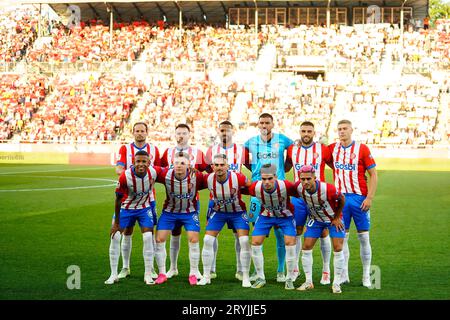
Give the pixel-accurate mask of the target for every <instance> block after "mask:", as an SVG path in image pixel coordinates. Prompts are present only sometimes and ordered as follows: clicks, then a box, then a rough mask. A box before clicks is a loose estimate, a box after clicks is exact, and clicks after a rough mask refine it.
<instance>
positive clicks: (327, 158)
mask: <svg viewBox="0 0 450 320" xmlns="http://www.w3.org/2000/svg"><path fill="white" fill-rule="evenodd" d="M286 159H287V161H290V162H291V163H292V166H293V170H294V181H295V182H297V181H299V180H300V169H301V168H302V167H303V166H306V165H310V166H313V167H314V169H315V170H316V177H317V178H318V179H319V180H320V181H325V164H328V165H329V166H330V168H332V167H333V159H332V157H331V152H330V150H329V149H328V147H327V146H325V145H323V144H321V143H318V142H314V143H313V144H312V145H310V146H309V147H304V146H301V147H298V146H296V145H291V146H290V147H289V148H288V150H287V157H286Z"/></svg>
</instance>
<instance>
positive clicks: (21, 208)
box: [0, 160, 450, 299]
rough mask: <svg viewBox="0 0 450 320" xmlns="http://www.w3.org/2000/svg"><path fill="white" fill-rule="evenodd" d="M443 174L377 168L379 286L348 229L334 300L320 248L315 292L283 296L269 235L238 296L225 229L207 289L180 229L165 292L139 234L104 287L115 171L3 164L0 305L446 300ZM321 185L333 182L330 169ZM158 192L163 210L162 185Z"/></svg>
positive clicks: (444, 169)
mask: <svg viewBox="0 0 450 320" xmlns="http://www.w3.org/2000/svg"><path fill="white" fill-rule="evenodd" d="M433 168H434V170H435V171H433ZM449 168H450V166H449V161H448V160H442V161H419V160H392V161H386V160H385V161H380V162H379V166H378V173H379V184H378V190H377V194H376V197H375V200H374V202H373V207H372V210H371V219H372V229H371V243H372V252H373V258H372V264H373V265H376V266H378V267H379V268H380V271H381V278H380V279H381V282H380V284H381V288H380V289H373V290H369V289H367V288H364V287H362V285H361V273H362V267H361V261H360V257H359V242H358V240H357V236H356V230H355V227H354V225H353V224H352V227H351V233H350V238H351V239H350V251H351V256H350V280H351V282H350V284H347V285H344V286H343V294H341V295H333V294H332V293H331V288H330V286H329V285H328V286H322V285H320V283H319V280H320V275H321V268H322V263H321V257H320V248H319V243H317V244H316V247H315V250H314V282H315V285H316V288H315V289H314V290H312V291H311V292H306V293H305V292H299V291H297V290H294V291H287V290H285V289H284V285H283V284H280V283H276V281H275V276H276V253H275V237H274V235H273V232H272V233H271V236H270V237H269V238H268V239H267V240H266V242H265V245H264V257H265V273H266V278H267V280H268V283H267V285H266V286H265V287H264V288H262V289H258V290H255V289H251V288H248V289H244V288H242V287H241V284H240V282H238V281H237V280H235V279H234V273H235V254H234V238H233V236H232V233H231V231H230V230H228V229H224V230H223V232H222V233H221V235H220V237H219V253H218V259H217V272H218V278H217V279H215V280H213V283H212V285H209V286H205V287H191V286H189V284H188V281H187V276H188V270H189V265H188V264H189V260H188V249H187V248H188V246H187V239H186V235H185V232H184V231H183V236H182V243H181V251H180V257H179V262H178V265H179V271H180V275H179V276H178V277H176V278H173V279H169V281H168V283H166V284H164V285H161V286H146V285H145V284H144V282H143V270H144V266H143V259H142V237H141V235H140V231H139V229H138V228H136V229H135V231H137V232H135V234H134V237H133V251H132V257H131V271H132V274H131V277H130V278H128V279H125V280H121V281H120V282H119V283H118V284H117V285H113V286H107V285H104V284H103V282H104V281H105V280H106V279H107V277H108V276H109V272H110V270H109V258H108V248H109V228H110V225H111V216H112V213H113V207H114V185H115V183H114V182H113V181H115V180H116V176H115V173H114V169H113V168H112V167H88V166H64V165H0V199H1V206H0V223H1V228H0V239H1V241H0V255H1V263H0V274H1V279H0V299H449V298H450V273H449V270H450V255H449V254H448V249H449V247H450V246H449V244H450V243H449V236H448V232H449V227H450V225H449V221H450V218H449V214H450V210H449V207H450V197H449V195H450V169H449ZM399 169H403V170H399ZM291 177H292V176H291V175H288V178H291ZM327 180H328V181H331V172H330V171H327ZM46 189H48V190H46ZM14 190H21V191H14ZM25 190H28V191H25ZM157 191H158V193H157V199H158V200H159V201H158V212H161V207H162V200H163V198H164V194H163V192H162V187H161V186H158V188H157ZM246 201H247V203H248V198H247V197H246ZM206 206H207V192H206V191H203V192H202V193H201V209H202V210H201V219H200V220H201V224H202V227H203V226H204V225H205V210H206ZM203 233H204V231H202V233H201V239H202V238H203ZM200 243H201V244H202V240H201V241H200ZM167 244H168V243H167ZM167 263H168V259H167ZM71 265H76V266H79V268H80V270H81V289H79V290H77V289H74V290H69V289H68V288H67V284H66V282H67V279H68V277H69V276H70V274H68V273H67V268H68V267H69V266H71ZM120 266H121V261H120V264H119V268H120ZM331 266H332V264H331ZM252 268H253V267H252ZM200 270H201V262H200ZM303 280H304V275H303V272H302V273H301V276H300V277H299V279H297V281H296V283H295V285H296V287H298V286H299V285H300V284H301V283H302V282H303Z"/></svg>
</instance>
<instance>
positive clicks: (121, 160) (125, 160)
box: [116, 142, 160, 169]
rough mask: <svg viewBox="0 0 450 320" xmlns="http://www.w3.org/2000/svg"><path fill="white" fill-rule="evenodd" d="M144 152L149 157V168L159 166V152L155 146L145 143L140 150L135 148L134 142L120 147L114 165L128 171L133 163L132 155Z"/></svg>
mask: <svg viewBox="0 0 450 320" xmlns="http://www.w3.org/2000/svg"><path fill="white" fill-rule="evenodd" d="M140 150H144V151H147V153H148V155H149V157H150V165H151V166H153V165H154V166H159V165H160V157H159V150H158V148H157V147H156V146H154V145H152V144H150V143H146V144H145V145H144V146H143V147H142V148H138V147H136V145H135V144H134V142H132V143H129V144H125V145H123V146H121V147H120V149H119V154H118V155H117V156H118V160H117V162H116V165H120V166H123V167H124V168H125V169H128V168H129V167H130V166H131V165H132V164H133V162H134V155H135V154H136V152H138V151H140Z"/></svg>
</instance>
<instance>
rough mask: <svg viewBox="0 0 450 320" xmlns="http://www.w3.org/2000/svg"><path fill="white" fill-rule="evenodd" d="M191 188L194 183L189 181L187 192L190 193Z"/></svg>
mask: <svg viewBox="0 0 450 320" xmlns="http://www.w3.org/2000/svg"><path fill="white" fill-rule="evenodd" d="M192 189H194V184H193V183H192V182H191V183H189V184H188V192H189V193H191V191H192Z"/></svg>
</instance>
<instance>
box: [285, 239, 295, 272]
mask: <svg viewBox="0 0 450 320" xmlns="http://www.w3.org/2000/svg"><path fill="white" fill-rule="evenodd" d="M285 247H286V269H287V275H288V277H289V278H290V279H292V280H293V279H294V269H295V267H296V261H295V257H296V255H295V249H296V246H295V245H292V246H285Z"/></svg>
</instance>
